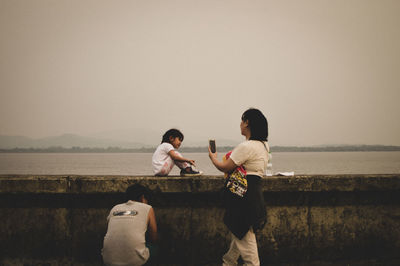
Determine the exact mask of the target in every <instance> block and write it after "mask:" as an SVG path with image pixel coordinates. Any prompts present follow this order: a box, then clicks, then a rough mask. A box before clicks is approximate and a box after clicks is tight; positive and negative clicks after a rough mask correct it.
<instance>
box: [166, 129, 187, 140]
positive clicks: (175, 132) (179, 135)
mask: <svg viewBox="0 0 400 266" xmlns="http://www.w3.org/2000/svg"><path fill="white" fill-rule="evenodd" d="M170 137H172V138H179V139H180V140H181V141H183V134H182V132H180V131H179V130H178V129H175V128H171V129H170V130H168V131H167V132H165V134H164V135H163V136H162V140H161V143H164V142H168V143H169V138H170Z"/></svg>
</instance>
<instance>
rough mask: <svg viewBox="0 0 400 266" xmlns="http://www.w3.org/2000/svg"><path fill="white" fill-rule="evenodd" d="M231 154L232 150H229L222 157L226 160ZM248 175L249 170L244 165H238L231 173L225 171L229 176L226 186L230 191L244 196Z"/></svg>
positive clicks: (227, 176)
mask: <svg viewBox="0 0 400 266" xmlns="http://www.w3.org/2000/svg"><path fill="white" fill-rule="evenodd" d="M231 154H232V151H229V152H228V153H227V154H225V156H224V157H223V158H222V159H223V160H224V161H226V160H228V159H229V157H230V156H231ZM246 175H247V172H246V170H245V169H244V167H243V166H242V165H241V166H238V167H236V169H235V170H234V171H233V172H232V173H230V174H227V173H225V177H226V178H227V181H226V187H227V188H228V189H229V191H230V192H232V193H233V194H235V195H238V196H239V197H244V195H245V194H246V192H247V178H246Z"/></svg>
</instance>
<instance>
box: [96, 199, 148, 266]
mask: <svg viewBox="0 0 400 266" xmlns="http://www.w3.org/2000/svg"><path fill="white" fill-rule="evenodd" d="M150 209H151V206H150V205H148V204H144V203H141V202H137V201H131V200H130V201H128V202H126V203H123V204H118V205H116V206H114V207H113V208H112V209H111V211H110V214H109V216H108V217H107V220H108V229H107V234H106V236H105V237H104V244H103V250H102V255H103V261H104V264H106V265H143V264H144V263H146V261H147V260H148V258H149V256H150V254H149V250H148V248H147V247H146V238H145V234H146V231H147V221H148V215H149V211H150Z"/></svg>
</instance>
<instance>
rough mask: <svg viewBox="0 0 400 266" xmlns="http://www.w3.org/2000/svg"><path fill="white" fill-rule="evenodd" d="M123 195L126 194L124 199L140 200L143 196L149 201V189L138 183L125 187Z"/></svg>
mask: <svg viewBox="0 0 400 266" xmlns="http://www.w3.org/2000/svg"><path fill="white" fill-rule="evenodd" d="M125 196H126V201H128V200H134V201H140V198H141V197H142V196H144V197H145V199H147V201H150V200H151V191H150V189H148V188H147V187H144V186H142V185H140V184H134V185H131V186H129V187H128V188H127V189H126V192H125Z"/></svg>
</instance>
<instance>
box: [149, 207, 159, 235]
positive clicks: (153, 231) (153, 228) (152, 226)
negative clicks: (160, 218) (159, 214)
mask: <svg viewBox="0 0 400 266" xmlns="http://www.w3.org/2000/svg"><path fill="white" fill-rule="evenodd" d="M147 234H148V237H149V240H150V242H152V243H156V242H157V239H158V237H157V222H156V215H155V213H154V209H153V208H151V209H150V211H149V217H148V225H147Z"/></svg>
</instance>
